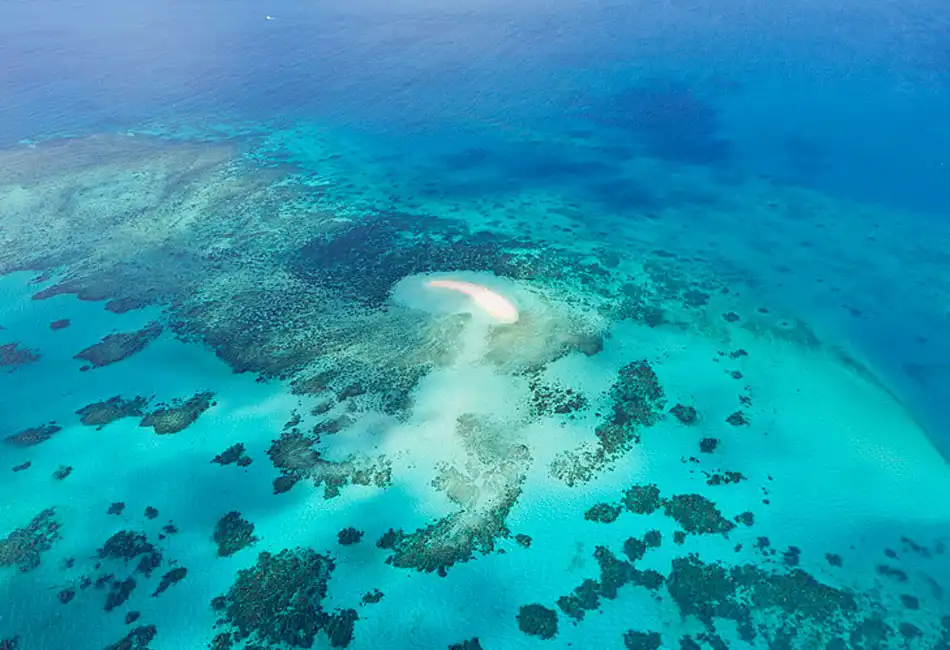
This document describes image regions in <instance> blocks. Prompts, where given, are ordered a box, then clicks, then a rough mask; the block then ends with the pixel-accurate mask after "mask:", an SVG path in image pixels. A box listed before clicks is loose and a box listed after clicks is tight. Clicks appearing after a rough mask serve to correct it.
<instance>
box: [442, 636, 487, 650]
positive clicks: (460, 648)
mask: <svg viewBox="0 0 950 650" xmlns="http://www.w3.org/2000/svg"><path fill="white" fill-rule="evenodd" d="M449 650H482V644H481V643H479V641H478V637H473V638H471V639H466V640H465V641H462V642H461V643H453V644H451V645H450V646H449Z"/></svg>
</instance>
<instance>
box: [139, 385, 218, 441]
mask: <svg viewBox="0 0 950 650" xmlns="http://www.w3.org/2000/svg"><path fill="white" fill-rule="evenodd" d="M213 397H214V393H212V392H210V391H205V392H201V393H196V394H195V395H194V397H190V398H188V399H186V400H173V401H172V403H171V404H170V405H164V406H162V405H160V406H159V407H158V408H157V409H155V410H154V411H151V412H149V413H147V414H146V415H145V417H143V418H142V422H141V426H143V427H152V428H153V429H155V433H157V434H160V435H162V434H170V433H179V432H180V431H184V430H185V429H187V428H188V427H189V426H190V425H191V424H192V423H193V422H194V421H195V420H197V419H198V417H199V416H200V415H201V414H202V413H204V412H205V411H207V410H208V409H209V408H210V407H212V406H213V405H214V402H212V401H211V400H212V398H213Z"/></svg>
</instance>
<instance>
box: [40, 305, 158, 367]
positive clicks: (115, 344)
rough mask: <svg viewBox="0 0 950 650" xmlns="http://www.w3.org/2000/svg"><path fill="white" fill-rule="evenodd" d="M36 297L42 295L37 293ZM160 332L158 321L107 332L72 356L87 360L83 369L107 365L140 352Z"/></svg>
mask: <svg viewBox="0 0 950 650" xmlns="http://www.w3.org/2000/svg"><path fill="white" fill-rule="evenodd" d="M41 294H42V292H41ZM37 297H44V296H42V295H40V294H38V295H37ZM161 333H162V326H161V325H160V324H159V323H150V324H149V325H146V326H145V327H144V328H142V329H140V330H137V331H134V332H119V333H117V334H109V335H107V336H106V337H105V338H103V339H102V340H101V341H99V342H98V343H96V344H94V345H91V346H89V347H88V348H86V349H84V350H82V351H81V352H79V353H77V354H76V356H75V357H74V358H76V359H80V360H82V361H87V362H88V363H89V365H88V366H83V369H86V370H88V369H90V368H101V367H102V366H108V365H110V364H113V363H118V362H119V361H122V360H123V359H127V358H129V357H131V356H132V355H133V354H136V353H138V352H141V351H142V350H144V349H145V347H146V346H147V345H148V344H149V343H151V342H152V341H154V340H155V339H157V338H158V337H159V335H160V334H161Z"/></svg>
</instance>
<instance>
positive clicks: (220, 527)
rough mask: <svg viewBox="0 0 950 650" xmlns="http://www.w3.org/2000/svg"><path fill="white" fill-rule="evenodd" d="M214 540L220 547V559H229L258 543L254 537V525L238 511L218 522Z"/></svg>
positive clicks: (228, 514)
mask: <svg viewBox="0 0 950 650" xmlns="http://www.w3.org/2000/svg"><path fill="white" fill-rule="evenodd" d="M213 539H214V543H215V544H217V545H218V557H229V556H231V555H234V554H235V553H237V552H238V551H241V550H243V549H245V548H247V547H248V546H250V545H251V544H253V543H254V542H256V541H258V538H257V537H255V536H254V524H252V523H251V522H249V521H247V520H246V519H244V518H242V517H241V513H240V512H237V511H236V510H233V511H231V512H229V513H227V514H226V515H224V516H223V517H221V519H219V520H218V523H217V524H215V527H214V535H213Z"/></svg>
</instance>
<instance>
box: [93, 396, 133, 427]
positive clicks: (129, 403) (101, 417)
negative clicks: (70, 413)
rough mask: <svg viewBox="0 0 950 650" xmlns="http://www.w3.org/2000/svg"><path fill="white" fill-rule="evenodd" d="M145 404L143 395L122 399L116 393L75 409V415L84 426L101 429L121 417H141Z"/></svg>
mask: <svg viewBox="0 0 950 650" xmlns="http://www.w3.org/2000/svg"><path fill="white" fill-rule="evenodd" d="M147 406H148V400H147V399H146V398H144V397H133V398H130V399H124V398H122V397H121V396H120V395H116V396H115V397H110V398H109V399H107V400H105V401H104V402H93V403H92V404H87V405H86V406H84V407H82V408H81V409H79V410H78V411H76V415H78V416H79V420H80V422H82V423H83V424H85V425H86V426H90V427H96V428H97V429H102V428H103V427H105V426H106V425H107V424H112V423H113V422H115V421H116V420H121V419H122V418H134V417H141V416H142V412H143V411H144V410H145V408H146V407H147Z"/></svg>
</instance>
